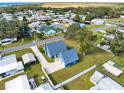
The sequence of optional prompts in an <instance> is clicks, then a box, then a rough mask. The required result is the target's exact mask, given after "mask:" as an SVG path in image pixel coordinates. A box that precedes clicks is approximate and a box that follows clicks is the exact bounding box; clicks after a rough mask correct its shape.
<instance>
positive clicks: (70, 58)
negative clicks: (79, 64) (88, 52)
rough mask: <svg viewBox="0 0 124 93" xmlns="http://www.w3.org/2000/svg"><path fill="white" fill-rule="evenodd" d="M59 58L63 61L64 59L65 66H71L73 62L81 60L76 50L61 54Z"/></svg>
mask: <svg viewBox="0 0 124 93" xmlns="http://www.w3.org/2000/svg"><path fill="white" fill-rule="evenodd" d="M59 57H60V58H61V59H63V62H64V63H65V64H69V63H71V62H74V61H77V60H79V57H78V55H77V53H76V51H75V49H70V50H67V51H64V52H61V53H60V56H59Z"/></svg>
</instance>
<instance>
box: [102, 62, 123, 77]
mask: <svg viewBox="0 0 124 93" xmlns="http://www.w3.org/2000/svg"><path fill="white" fill-rule="evenodd" d="M102 66H103V67H104V69H105V70H106V71H108V72H109V73H111V74H112V75H114V76H120V75H121V74H122V73H123V70H122V69H121V67H120V65H118V64H116V63H114V62H113V61H111V60H109V61H108V62H107V63H104V64H103V65H102Z"/></svg>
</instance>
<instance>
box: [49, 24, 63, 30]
mask: <svg viewBox="0 0 124 93" xmlns="http://www.w3.org/2000/svg"><path fill="white" fill-rule="evenodd" d="M50 27H53V28H54V29H57V28H59V29H62V30H64V29H65V27H64V25H63V24H58V23H54V24H51V25H50Z"/></svg>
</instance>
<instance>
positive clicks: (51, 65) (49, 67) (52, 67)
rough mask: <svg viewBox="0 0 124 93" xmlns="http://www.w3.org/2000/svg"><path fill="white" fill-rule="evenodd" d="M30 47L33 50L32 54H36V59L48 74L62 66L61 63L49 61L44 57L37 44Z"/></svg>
mask: <svg viewBox="0 0 124 93" xmlns="http://www.w3.org/2000/svg"><path fill="white" fill-rule="evenodd" d="M31 49H32V51H33V52H34V54H35V55H36V57H37V58H38V60H39V61H40V63H41V65H42V66H43V67H44V68H45V69H46V71H47V73H48V74H51V73H53V72H56V71H58V70H60V69H62V68H64V66H63V65H62V64H60V63H59V62H58V61H55V62H52V63H49V62H48V61H47V60H46V59H45V57H44V56H43V55H42V53H41V52H40V51H39V50H38V48H37V46H33V47H31Z"/></svg>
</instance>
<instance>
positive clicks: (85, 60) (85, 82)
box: [49, 40, 112, 90]
mask: <svg viewBox="0 0 124 93" xmlns="http://www.w3.org/2000/svg"><path fill="white" fill-rule="evenodd" d="M65 43H66V44H67V45H68V46H69V47H74V48H76V50H77V51H78V54H79V53H80V52H79V44H78V42H75V41H72V40H65ZM79 56H80V61H79V62H78V63H76V64H74V65H72V66H69V67H66V68H64V69H62V70H59V71H57V72H55V73H52V74H50V75H49V76H50V78H51V79H52V80H53V82H54V84H58V83H61V82H63V81H64V80H66V79H69V78H71V77H72V76H74V75H76V74H78V73H80V72H82V71H83V70H85V69H87V68H89V67H91V66H93V65H95V64H96V65H97V67H96V69H95V70H97V68H98V66H101V65H102V64H103V63H105V62H106V61H107V60H109V59H110V58H111V57H112V54H111V53H108V52H106V51H104V50H101V49H99V48H94V49H93V51H92V53H91V54H88V55H86V56H85V57H83V56H82V55H79ZM95 70H92V71H90V72H88V73H87V74H85V75H83V76H81V77H79V78H77V79H75V80H74V81H72V82H70V83H68V84H67V85H65V86H64V88H65V89H71V90H73V89H89V88H90V87H92V86H93V84H92V83H91V82H90V80H89V78H90V76H91V75H92V74H93V72H94V71H95ZM63 75H64V76H63Z"/></svg>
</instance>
